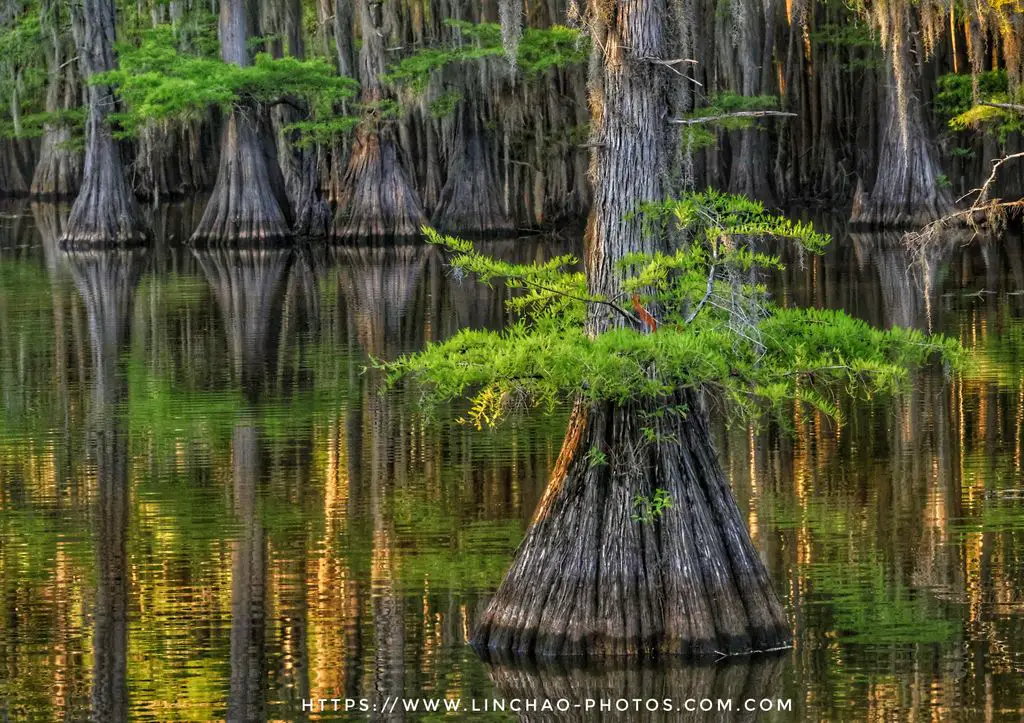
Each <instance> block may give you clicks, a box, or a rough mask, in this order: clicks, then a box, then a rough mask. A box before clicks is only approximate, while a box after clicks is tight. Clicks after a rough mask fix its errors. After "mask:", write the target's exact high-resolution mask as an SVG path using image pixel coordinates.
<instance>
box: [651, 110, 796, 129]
mask: <svg viewBox="0 0 1024 723" xmlns="http://www.w3.org/2000/svg"><path fill="white" fill-rule="evenodd" d="M769 116H771V117H776V118H796V113H790V112H788V111H784V110H738V111H734V112H732V113H719V114H718V115H708V116H704V117H703V118H669V119H668V122H669V123H675V124H676V125H681V126H693V125H700V124H702V123H714V122H716V121H720V120H728V119H729V118H766V117H769Z"/></svg>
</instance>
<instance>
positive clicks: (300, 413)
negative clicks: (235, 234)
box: [0, 205, 1024, 721]
mask: <svg viewBox="0 0 1024 723" xmlns="http://www.w3.org/2000/svg"><path fill="white" fill-rule="evenodd" d="M60 222H61V215H60V212H59V210H58V209H55V208H54V207H47V206H36V207H29V206H27V205H8V206H5V207H4V208H3V216H2V218H0V404H2V407H0V721H6V720H12V721H21V720H57V719H61V720H83V719H88V718H90V717H92V718H94V719H97V720H103V721H108V720H109V721H117V720H126V719H130V720H161V721H162V720H175V719H182V720H205V719H210V718H213V719H218V718H219V719H224V718H227V719H230V720H255V719H263V718H270V719H285V720H290V719H296V718H302V717H303V716H304V715H306V716H308V715H309V714H303V713H302V704H301V701H302V700H303V699H308V698H311V697H312V698H334V697H337V698H353V699H358V698H366V699H369V700H371V701H381V700H384V699H386V698H387V697H389V696H390V697H391V698H393V697H395V696H404V697H405V698H407V699H412V698H419V697H426V698H441V697H448V698H462V699H463V701H464V705H469V701H470V699H476V700H477V701H478V705H481V706H482V705H483V701H485V700H489V699H492V698H498V699H505V700H509V699H512V698H518V697H529V698H532V697H537V698H550V699H555V698H559V697H564V698H566V699H568V700H570V701H571V702H572V703H577V702H580V701H582V700H583V699H585V698H587V697H592V698H619V697H625V698H630V699H632V698H642V699H648V698H656V699H659V700H660V699H663V698H671V699H673V700H674V702H675V704H676V706H681V705H682V704H683V702H684V701H685V700H686V699H704V698H707V699H716V698H723V699H727V700H732V701H733V705H734V706H736V707H737V708H739V707H740V706H741V705H742V703H741V702H742V701H744V700H746V699H748V698H751V699H755V700H760V699H769V700H771V701H775V700H790V701H792V702H791V706H792V708H791V710H788V711H787V710H783V711H776V712H772V713H761V714H753V713H744V712H742V711H740V710H735V711H734V712H733V713H710V714H708V713H685V712H682V713H680V712H676V713H671V714H665V713H662V714H650V715H649V717H650V718H654V719H657V718H661V719H666V720H677V719H686V718H690V719H694V720H715V719H725V720H732V719H739V720H753V719H755V718H757V719H759V720H848V719H870V720H904V719H927V720H955V719H959V720H1020V719H1021V718H1022V717H1024V702H1022V701H1024V675H1022V673H1024V474H1022V463H1024V461H1022V444H1024V428H1022V427H1024V364H1022V362H1024V318H1022V317H1024V295H1021V292H1024V244H1022V242H1021V240H1020V239H1019V238H1015V237H1014V238H1005V239H1001V240H999V241H998V242H980V241H975V242H973V243H971V244H969V245H966V246H963V245H961V244H951V245H950V247H949V248H948V249H945V250H944V251H941V252H937V253H936V254H935V255H934V256H935V258H931V259H929V262H928V263H927V264H917V265H915V266H913V267H911V268H910V269H909V270H908V268H907V267H908V257H907V256H906V254H905V252H904V251H903V250H902V249H901V247H900V246H899V243H898V238H892V237H884V236H877V235H849V234H846V233H844V232H841V230H840V228H839V227H836V228H834V229H832V230H833V231H834V232H835V235H836V239H835V242H834V243H833V246H832V247H831V248H830V250H829V251H828V253H827V254H826V255H825V256H823V257H808V258H805V259H796V258H794V259H791V260H790V266H789V268H788V270H787V271H786V272H785V274H784V275H783V278H782V279H781V280H779V282H778V283H777V284H776V285H775V289H776V293H777V295H778V298H779V299H780V300H782V301H783V302H785V303H796V304H815V305H820V306H832V307H836V306H838V307H843V308H846V309H847V310H848V311H850V312H851V313H853V314H855V315H858V316H860V317H863V318H866V319H868V320H869V321H871V322H873V323H876V324H881V325H891V324H903V325H915V326H918V327H920V328H924V329H927V328H929V327H930V328H931V329H933V330H936V331H942V332H944V333H947V334H950V335H954V336H957V337H959V338H960V339H962V340H963V342H964V343H965V344H966V345H967V346H968V347H969V348H971V349H972V350H973V351H974V352H975V353H976V356H977V359H978V363H977V365H976V368H975V369H974V370H973V371H972V372H971V373H970V374H967V375H963V376H957V377H953V378H946V377H944V375H943V373H942V371H941V370H933V371H928V372H920V373H917V374H916V375H915V381H914V391H913V393H912V394H910V395H908V396H907V397H906V398H905V399H902V400H899V401H893V400H889V401H865V402H861V403H858V404H854V405H847V407H846V408H845V410H846V415H847V417H848V424H847V426H845V427H844V428H842V429H841V430H840V431H838V432H837V431H836V430H835V429H834V428H833V427H832V426H831V425H830V424H829V423H828V422H827V421H826V420H825V419H823V418H821V417H819V416H817V415H808V414H804V415H794V416H793V418H792V420H791V426H792V430H791V431H790V432H789V433H786V434H783V433H780V432H779V430H777V429H776V428H774V427H769V428H767V429H764V430H755V429H748V428H731V429H726V428H725V427H724V426H723V425H719V427H720V429H719V435H718V440H719V441H718V448H719V453H720V455H721V457H722V459H723V463H724V466H725V468H726V470H727V472H728V474H729V476H730V479H731V480H732V483H733V485H734V488H735V491H736V495H737V499H738V502H739V504H740V505H741V508H742V509H744V510H746V514H747V522H748V524H749V526H750V529H751V532H752V535H753V537H754V540H755V543H756V545H757V547H758V549H760V550H761V551H762V554H763V556H764V557H765V559H766V560H767V562H768V565H769V568H770V570H771V572H772V574H773V575H774V578H775V580H776V582H777V584H778V585H779V588H780V590H781V591H782V594H783V598H784V601H785V603H786V605H787V609H788V610H789V611H790V614H791V616H792V620H793V623H794V626H795V632H796V646H795V648H794V649H793V650H792V651H791V652H789V653H788V654H784V655H782V656H777V657H774V658H759V659H754V660H738V661H731V662H728V663H725V664H721V665H717V666H713V665H711V666H709V665H704V666H696V667H695V666H687V665H681V664H672V665H664V664H663V665H661V666H653V667H652V666H647V667H644V668H641V669H628V670H622V669H614V668H612V669H601V670H594V669H590V670H581V669H573V668H562V667H545V668H540V669H537V668H531V667H522V666H519V667H516V666H509V665H495V666H493V667H492V666H488V665H487V664H485V663H483V662H481V661H480V660H479V659H478V658H477V657H476V656H475V654H474V653H473V652H472V651H471V650H470V649H469V647H468V646H467V644H466V639H467V636H468V634H469V631H470V629H471V626H472V623H473V621H474V619H475V618H476V616H477V615H478V614H479V612H480V611H481V610H482V608H483V606H484V604H485V602H486V600H487V596H488V595H489V594H490V593H492V592H493V590H494V589H495V588H496V587H497V585H498V583H499V582H500V580H501V578H502V576H503V574H504V571H505V569H506V567H507V565H508V564H509V562H510V561H511V559H512V554H513V551H514V549H515V547H516V545H517V543H518V541H519V540H520V538H521V536H522V534H523V531H524V529H525V525H526V523H527V521H528V519H529V517H530V514H531V513H532V511H533V509H534V506H535V504H536V502H537V500H538V497H539V495H540V494H541V493H542V491H543V488H544V484H545V481H546V477H547V473H548V471H549V470H550V468H551V466H552V465H553V464H554V461H555V458H556V456H557V454H558V449H559V445H560V442H561V437H562V432H563V430H564V426H563V425H564V422H565V416H566V415H565V413H564V412H562V413H555V414H552V415H550V416H548V417H542V416H535V417H532V418H528V419H522V420H519V421H516V422H514V423H511V424H508V425H507V426H504V427H501V428H499V429H497V430H495V431H487V432H477V431H476V430H474V429H472V428H471V427H468V426H466V425H460V424H458V423H457V419H456V418H457V416H458V415H457V413H456V414H453V415H452V417H451V419H445V420H440V421H439V422H438V423H436V424H425V423H423V421H422V420H421V419H420V416H419V415H418V414H417V411H416V406H415V402H416V399H415V397H414V396H412V395H411V394H410V393H409V392H401V391H399V392H394V393H389V394H385V395H382V394H380V393H378V391H377V383H378V381H379V379H378V378H377V375H376V374H375V373H374V372H364V365H365V364H366V361H367V356H368V355H374V356H377V357H384V358H391V357H394V356H395V355H397V354H399V353H401V352H403V351H408V350H414V349H418V348H420V347H422V345H423V344H425V343H426V342H428V341H430V340H436V339H442V338H445V337H446V336H448V335H450V334H452V333H453V332H454V331H456V330H457V329H459V328H462V327H465V326H488V327H492V328H497V327H499V326H500V325H501V324H502V323H504V322H505V321H507V320H508V314H507V312H506V311H505V309H504V306H503V301H504V299H505V298H507V294H506V292H504V291H502V290H500V289H498V290H491V289H487V288H486V287H482V286H479V285H476V284H474V283H472V282H471V281H469V280H460V279H457V278H453V277H452V276H451V275H450V274H449V273H448V271H447V270H446V269H445V267H444V264H443V262H442V259H441V258H440V256H439V254H438V253H437V252H436V251H434V250H431V249H429V248H427V247H424V246H420V245H407V246H397V247H388V248H373V247H364V248H355V247H331V248H323V247H314V248H309V249H299V250H295V251H235V252H231V251H204V252H194V251H191V250H189V249H186V248H183V245H182V242H181V239H183V238H186V237H187V235H188V230H189V228H190V225H191V224H192V223H193V222H194V214H193V213H191V210H190V209H182V208H176V207H163V208H160V209H158V210H157V211H156V212H154V214H153V222H154V226H155V227H157V228H158V229H159V230H158V242H157V244H156V245H155V246H154V247H153V248H151V249H148V250H136V251H120V252H112V253H67V252H63V251H61V250H60V249H59V248H58V246H57V244H56V243H55V238H56V236H57V234H58V233H59V228H60ZM486 248H488V249H490V250H491V251H492V252H493V253H496V254H498V255H501V256H503V257H506V258H514V259H517V260H520V261H525V260H528V259H531V258H545V257H547V256H549V255H551V254H552V253H556V252H565V251H568V250H571V249H572V244H571V243H569V242H564V241H557V240H556V241H552V240H550V239H541V238H530V239H521V240H518V241H499V242H490V243H488V244H487V245H486ZM422 715H423V714H422V713H419V714H413V713H408V714H403V713H402V712H401V710H400V709H399V710H398V711H397V712H395V713H392V714H383V713H381V712H378V713H377V714H376V716H375V717H377V718H380V719H398V718H402V717H405V718H408V719H419V718H420V717H422ZM434 715H435V717H436V716H439V715H440V714H434ZM313 717H314V718H321V719H328V718H333V717H335V714H333V713H330V712H328V713H324V714H318V715H316V716H313ZM358 717H361V718H365V717H366V714H365V713H364V714H360V715H359V716H358ZM515 717H516V716H515V715H514V714H511V713H508V712H505V713H489V714H482V713H481V714H477V718H479V719H481V720H484V719H493V720H507V719H514V718H515ZM536 717H537V718H542V717H544V716H540V715H538V716H536ZM560 717H561V718H562V719H581V720H590V719H593V716H587V715H585V714H584V713H582V712H580V711H575V710H573V711H570V712H568V713H565V714H563V715H561V716H560ZM609 717H613V716H609ZM623 717H625V716H623ZM628 717H629V718H631V719H636V718H645V717H648V714H646V713H645V714H643V715H631V716H628ZM477 718H473V719H477Z"/></svg>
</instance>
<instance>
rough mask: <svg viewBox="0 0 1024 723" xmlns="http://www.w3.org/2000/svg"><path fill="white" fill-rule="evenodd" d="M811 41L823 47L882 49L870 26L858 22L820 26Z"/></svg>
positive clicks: (814, 30)
mask: <svg viewBox="0 0 1024 723" xmlns="http://www.w3.org/2000/svg"><path fill="white" fill-rule="evenodd" d="M811 40H812V41H813V42H815V43H821V44H822V45H833V46H837V47H844V48H870V49H878V48H880V47H881V45H880V44H879V42H878V36H877V35H876V34H875V33H874V32H872V30H871V28H870V27H869V26H868V24H867V23H864V22H857V21H856V20H855V21H852V22H845V23H824V24H822V25H819V26H817V27H816V28H814V29H813V30H812V31H811Z"/></svg>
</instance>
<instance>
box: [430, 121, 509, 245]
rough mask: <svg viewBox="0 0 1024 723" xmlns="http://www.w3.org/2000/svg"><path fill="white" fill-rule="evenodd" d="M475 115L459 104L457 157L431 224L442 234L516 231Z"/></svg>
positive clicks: (485, 140)
mask: <svg viewBox="0 0 1024 723" xmlns="http://www.w3.org/2000/svg"><path fill="white" fill-rule="evenodd" d="M481 125H482V123H481V122H480V119H479V118H478V117H477V114H476V111H475V110H474V109H473V108H472V107H471V106H470V103H469V102H468V101H463V108H462V113H461V116H460V119H459V141H458V147H459V156H458V158H457V159H456V160H455V162H454V163H453V164H452V165H451V167H450V168H449V169H448V180H447V181H446V182H445V184H444V187H443V188H442V189H441V196H440V200H439V202H438V205H437V210H436V211H435V212H434V218H433V219H432V223H433V224H434V226H436V227H437V228H438V229H440V230H442V231H446V232H458V233H463V234H471V235H479V234H486V235H492V234H493V235H501V234H511V233H515V231H516V224H515V223H514V222H513V221H512V218H511V217H510V216H509V215H508V214H506V213H505V207H504V204H503V203H502V199H501V196H500V195H499V191H500V190H501V185H500V183H499V182H498V175H497V173H496V169H495V168H494V165H493V163H492V158H491V153H490V152H489V144H488V142H487V141H488V139H487V135H486V131H485V130H484V129H483V128H482V127H481Z"/></svg>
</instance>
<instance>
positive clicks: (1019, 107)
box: [978, 101, 1024, 113]
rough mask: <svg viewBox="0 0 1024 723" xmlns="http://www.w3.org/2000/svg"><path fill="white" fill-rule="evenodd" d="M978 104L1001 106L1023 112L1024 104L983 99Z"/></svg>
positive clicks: (993, 106)
mask: <svg viewBox="0 0 1024 723" xmlns="http://www.w3.org/2000/svg"><path fill="white" fill-rule="evenodd" d="M978 105H987V106H988V107H989V108H1001V109H1002V110H1012V111H1013V112H1014V113H1024V105H1020V104H1019V103H991V102H987V101H983V102H981V103H978Z"/></svg>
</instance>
